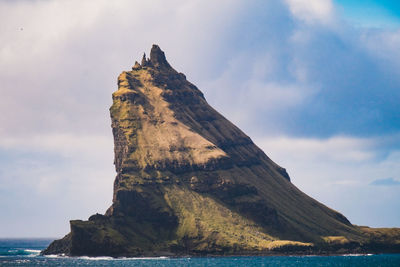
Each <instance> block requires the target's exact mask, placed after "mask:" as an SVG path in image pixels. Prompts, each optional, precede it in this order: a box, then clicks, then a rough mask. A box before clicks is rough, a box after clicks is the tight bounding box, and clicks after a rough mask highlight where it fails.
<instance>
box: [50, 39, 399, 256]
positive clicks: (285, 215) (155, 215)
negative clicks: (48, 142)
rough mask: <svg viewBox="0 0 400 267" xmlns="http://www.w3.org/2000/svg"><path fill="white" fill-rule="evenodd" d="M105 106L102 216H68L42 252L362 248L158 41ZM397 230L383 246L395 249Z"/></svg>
mask: <svg viewBox="0 0 400 267" xmlns="http://www.w3.org/2000/svg"><path fill="white" fill-rule="evenodd" d="M110 113H111V120H112V125H111V126H112V130H113V135H114V144H115V147H114V148H115V150H114V152H115V166H116V170H117V177H116V179H115V182H114V197H113V203H112V205H111V207H110V208H109V209H108V211H107V212H106V214H105V215H99V214H96V215H94V216H91V217H90V218H89V220H88V221H80V220H75V221H71V232H70V233H69V234H68V235H66V236H65V237H64V238H63V239H61V240H57V241H54V242H53V243H52V244H51V245H50V246H49V248H48V249H46V250H45V251H44V252H43V254H60V253H64V254H66V255H74V256H81V255H89V256H104V255H110V256H115V257H119V256H161V255H191V254H192V255H211V254H219V255H245V254H251V255H255V254H256V253H261V254H268V255H270V254H271V253H281V252H284V251H286V252H292V253H293V252H296V251H297V252H300V253H313V254H315V253H321V250H322V252H324V251H325V252H327V253H329V252H330V251H331V252H334V250H336V249H345V250H338V253H360V252H362V250H360V249H363V248H365V245H360V244H365V242H368V241H369V240H372V238H370V237H368V236H366V234H365V233H364V232H365V231H364V230H362V229H361V228H359V227H357V226H353V225H352V224H351V223H350V222H349V221H348V220H347V219H346V218H345V217H344V216H343V215H342V214H340V213H338V212H336V211H334V210H331V209H329V208H328V207H326V206H324V205H322V204H321V203H319V202H317V201H316V200H314V199H312V198H310V197H309V196H307V195H306V194H304V193H303V192H301V191H300V190H299V189H298V188H296V187H295V186H294V185H293V184H292V183H291V182H290V178H289V175H288V174H287V172H286V170H285V169H284V168H282V167H280V166H279V165H277V164H276V163H275V162H273V161H272V160H271V159H270V158H269V157H268V156H267V155H266V154H265V153H264V152H263V151H262V150H261V149H259V148H258V147H257V146H256V145H255V144H254V143H253V142H252V141H251V139H250V138H249V137H248V136H247V135H246V134H245V133H243V132H242V131H241V130H240V129H239V128H237V127H236V126H235V125H233V124H232V123H231V122H230V121H228V120H227V119H226V118H224V117H223V116H222V115H221V114H219V113H218V112H217V111H216V110H214V109H213V108H212V107H211V106H210V105H209V104H208V103H207V101H206V100H205V98H204V97H203V94H202V93H201V91H200V90H199V89H198V88H197V87H196V86H195V85H193V84H191V83H190V82H189V81H187V80H186V78H185V76H184V75H183V74H181V73H178V72H176V71H175V70H174V69H173V68H172V67H171V66H170V65H169V63H168V62H167V60H166V58H165V54H164V52H163V51H162V50H161V49H160V47H158V46H157V45H153V47H152V49H151V52H150V59H147V58H146V55H145V54H144V55H143V59H142V61H141V64H139V63H137V62H136V63H135V65H134V66H133V68H132V71H124V72H122V73H121V75H120V76H119V78H118V90H117V91H116V92H114V93H113V105H112V106H111V108H110ZM368 231H369V232H371V230H368ZM391 231H392V230H391ZM396 231H397V232H396V237H395V238H393V240H394V242H396V243H393V244H397V245H396V246H397V247H396V249H397V250H391V252H395V251H400V245H399V244H400V243H399V242H398V240H400V230H396ZM370 235H373V234H370ZM379 236H382V234H380V235H379ZM360 242H361V243H360ZM374 242H375V241H374ZM385 242H386V243H385ZM371 244H373V243H371ZM393 244H392V243H390V242H388V241H387V240H386V241H385V240H384V241H382V248H385V246H386V248H390V249H392V248H393ZM378 245H380V244H378ZM363 246H364V247H363ZM352 249H353V250H352ZM339 251H340V252H339ZM377 251H378V250H375V252H377Z"/></svg>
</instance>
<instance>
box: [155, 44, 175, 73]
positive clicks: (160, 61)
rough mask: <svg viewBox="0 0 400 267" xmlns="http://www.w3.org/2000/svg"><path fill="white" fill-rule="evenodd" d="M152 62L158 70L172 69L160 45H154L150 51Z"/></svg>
mask: <svg viewBox="0 0 400 267" xmlns="http://www.w3.org/2000/svg"><path fill="white" fill-rule="evenodd" d="M150 62H151V64H152V65H153V66H154V67H156V68H171V66H170V65H169V63H168V61H167V59H166V58H165V54H164V52H163V51H162V50H161V49H160V47H159V46H158V45H155V44H153V47H152V48H151V51H150Z"/></svg>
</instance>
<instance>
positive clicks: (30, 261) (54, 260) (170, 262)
mask: <svg viewBox="0 0 400 267" xmlns="http://www.w3.org/2000/svg"><path fill="white" fill-rule="evenodd" d="M51 241H52V240H50V239H0V266H145V267H146V266H157V267H158V266H160V267H164V266H165V267H170V266H195V267H196V266H221V267H224V266H246V267H252V266H257V267H258V266H272V267H273V266H285V267H286V266H288V267H290V266H355V267H357V266H360V267H368V266H395V267H399V266H400V254H384V255H343V256H329V257H325V256H302V257H300V256H296V257H283V256H280V257H208V258H196V257H187V258H125V259H112V258H107V257H99V258H89V257H56V256H46V257H43V256H39V253H40V250H42V249H44V248H45V247H46V246H47V245H48V244H50V242H51Z"/></svg>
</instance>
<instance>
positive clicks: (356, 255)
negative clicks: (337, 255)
mask: <svg viewBox="0 0 400 267" xmlns="http://www.w3.org/2000/svg"><path fill="white" fill-rule="evenodd" d="M372 255H374V254H357V253H356V254H344V255H342V256H345V257H360V256H372Z"/></svg>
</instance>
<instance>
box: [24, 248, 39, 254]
mask: <svg viewBox="0 0 400 267" xmlns="http://www.w3.org/2000/svg"><path fill="white" fill-rule="evenodd" d="M24 251H26V252H29V253H36V254H39V253H40V251H41V250H38V249H24Z"/></svg>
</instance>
